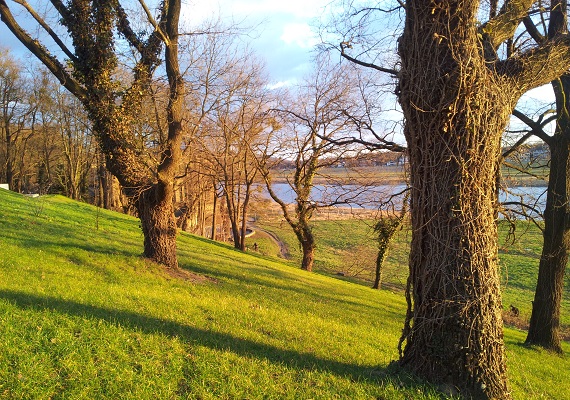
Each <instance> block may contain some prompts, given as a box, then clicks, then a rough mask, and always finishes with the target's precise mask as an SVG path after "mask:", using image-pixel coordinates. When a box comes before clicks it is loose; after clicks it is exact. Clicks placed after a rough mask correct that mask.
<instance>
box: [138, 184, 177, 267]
mask: <svg viewBox="0 0 570 400" xmlns="http://www.w3.org/2000/svg"><path fill="white" fill-rule="evenodd" d="M173 199H174V186H172V185H164V184H160V183H159V184H155V185H153V186H151V187H149V188H148V189H146V190H144V191H143V192H142V193H140V194H139V196H138V198H137V199H136V201H135V207H136V209H137V212H138V216H139V218H140V221H141V227H142V231H143V235H144V253H143V255H144V256H145V257H147V258H150V259H151V260H153V261H155V262H158V263H160V264H163V265H165V266H166V267H169V268H178V261H177V258H176V232H177V229H176V218H175V216H174V207H173Z"/></svg>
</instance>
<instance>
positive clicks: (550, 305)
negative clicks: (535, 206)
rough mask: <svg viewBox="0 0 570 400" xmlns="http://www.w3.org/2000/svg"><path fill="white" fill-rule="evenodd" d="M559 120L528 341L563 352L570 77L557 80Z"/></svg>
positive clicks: (569, 236)
mask: <svg viewBox="0 0 570 400" xmlns="http://www.w3.org/2000/svg"><path fill="white" fill-rule="evenodd" d="M553 86H554V93H555V94H556V100H557V109H558V116H559V117H558V122H557V127H556V132H555V135H554V137H552V138H551V142H550V143H549V146H550V154H551V158H550V175H549V180H548V192H547V197H546V207H545V211H544V234H543V237H544V244H543V247H542V256H541V257H540V263H539V267H538V282H537V284H536V291H535V294H534V302H533V303H532V315H531V318H530V326H529V330H528V336H527V338H526V343H527V344H534V345H539V346H542V347H544V348H547V349H549V350H553V351H556V352H560V353H561V352H562V347H561V346H560V305H561V301H562V294H563V289H564V271H565V269H566V264H567V263H568V249H569V246H570V221H569V218H570V205H569V204H568V195H569V194H570V177H569V176H568V171H569V170H570V116H569V115H568V111H567V110H568V106H569V105H570V100H569V99H567V98H566V96H567V94H568V93H570V76H568V75H565V76H563V77H562V78H561V79H560V81H558V82H553Z"/></svg>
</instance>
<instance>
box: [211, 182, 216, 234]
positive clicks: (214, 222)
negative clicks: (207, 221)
mask: <svg viewBox="0 0 570 400" xmlns="http://www.w3.org/2000/svg"><path fill="white" fill-rule="evenodd" d="M213 186H214V199H213V201H212V236H211V237H210V239H212V240H216V222H217V221H216V217H217V215H218V213H217V208H218V191H217V189H216V185H215V184H214V185H213Z"/></svg>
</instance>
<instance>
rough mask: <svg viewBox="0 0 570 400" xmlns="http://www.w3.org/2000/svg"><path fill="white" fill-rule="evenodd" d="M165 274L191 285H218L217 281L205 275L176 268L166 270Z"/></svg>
mask: <svg viewBox="0 0 570 400" xmlns="http://www.w3.org/2000/svg"><path fill="white" fill-rule="evenodd" d="M165 271H166V274H167V275H168V276H169V277H171V278H173V279H180V280H183V281H187V282H191V283H218V280H217V279H214V278H211V277H209V276H206V275H200V274H196V273H194V272H191V271H188V270H185V269H182V268H177V269H172V268H166V269H165Z"/></svg>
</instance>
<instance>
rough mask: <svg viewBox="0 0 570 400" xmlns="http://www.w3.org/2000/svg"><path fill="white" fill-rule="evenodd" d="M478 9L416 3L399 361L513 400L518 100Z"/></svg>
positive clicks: (426, 0) (412, 5)
mask: <svg viewBox="0 0 570 400" xmlns="http://www.w3.org/2000/svg"><path fill="white" fill-rule="evenodd" d="M477 5H478V2H475V1H467V2H443V3H437V5H435V3H434V2H433V1H430V0H417V1H412V2H407V3H406V26H405V29H404V34H403V36H402V37H401V39H400V43H399V46H400V50H399V51H400V55H401V59H402V67H401V72H400V88H399V89H400V103H401V105H402V109H403V111H404V116H405V123H406V124H405V129H404V134H405V136H406V140H407V143H408V150H409V157H410V166H411V174H410V176H411V187H412V196H411V216H412V244H411V253H410V276H409V280H408V296H407V297H408V304H409V309H408V315H407V318H406V323H405V326H404V331H403V333H402V339H401V340H402V342H405V347H404V348H403V351H402V352H401V360H400V361H401V364H402V365H403V366H405V367H406V368H408V369H409V370H411V371H412V372H414V373H416V374H417V375H419V376H421V377H423V378H426V379H428V380H430V381H432V382H436V383H442V384H447V385H452V386H454V387H456V388H457V389H458V390H459V391H460V392H461V393H462V394H463V395H465V396H466V397H469V396H473V397H475V398H489V399H490V398H494V399H507V398H510V395H509V391H508V389H507V376H506V363H505V350H504V343H503V322H502V316H501V311H502V305H501V293H500V288H499V271H498V262H497V226H496V220H495V211H496V198H497V195H496V194H497V193H496V176H497V172H498V168H499V162H498V160H499V155H500V142H501V134H502V132H503V129H504V127H505V126H506V123H507V120H508V116H509V113H510V112H511V111H512V107H513V106H514V104H515V103H514V101H516V99H514V100H513V99H511V98H510V97H509V96H510V95H511V93H512V92H510V91H507V90H505V88H504V87H502V84H501V83H502V82H500V81H499V80H498V79H497V77H496V76H495V75H494V74H493V73H492V72H490V70H488V69H487V67H486V65H485V60H484V58H483V56H482V54H481V51H480V44H479V41H478V38H477V31H476V24H475V13H476V11H477Z"/></svg>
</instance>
